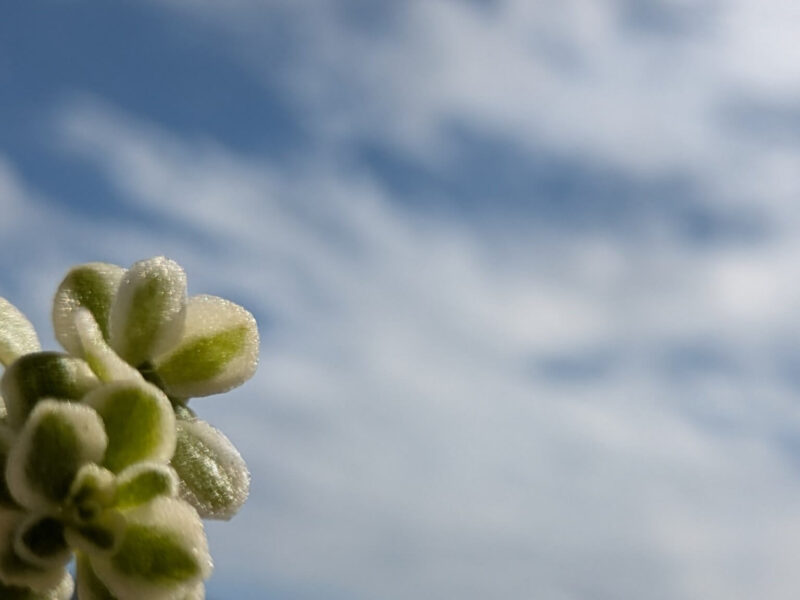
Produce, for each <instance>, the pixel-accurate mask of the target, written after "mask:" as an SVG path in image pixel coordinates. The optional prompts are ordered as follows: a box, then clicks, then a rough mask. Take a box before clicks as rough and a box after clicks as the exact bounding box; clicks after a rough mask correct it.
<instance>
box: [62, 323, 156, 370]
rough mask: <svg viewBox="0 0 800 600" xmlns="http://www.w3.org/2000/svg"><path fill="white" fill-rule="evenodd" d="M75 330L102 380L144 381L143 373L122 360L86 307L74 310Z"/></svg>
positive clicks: (93, 367) (87, 357)
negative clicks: (104, 337)
mask: <svg viewBox="0 0 800 600" xmlns="http://www.w3.org/2000/svg"><path fill="white" fill-rule="evenodd" d="M73 318H74V321H75V331H76V332H77V334H78V338H79V341H80V344H81V349H82V353H81V356H83V358H84V360H86V362H87V363H88V365H89V366H90V367H91V369H92V371H94V374H95V375H97V377H98V378H99V379H100V380H101V381H106V382H108V381H122V380H126V379H131V380H134V381H143V380H144V378H143V377H142V375H141V374H140V373H139V371H137V370H136V369H134V368H133V367H132V366H130V365H129V364H128V363H126V362H125V361H124V360H122V359H121V358H120V357H119V356H118V355H117V353H116V352H114V351H113V350H112V349H111V346H109V345H108V343H107V342H106V340H105V339H103V334H102V332H101V331H100V327H99V326H98V325H97V322H96V321H95V320H94V317H93V316H92V314H91V313H90V312H89V311H88V310H86V309H85V308H80V309H78V310H76V311H74V312H73Z"/></svg>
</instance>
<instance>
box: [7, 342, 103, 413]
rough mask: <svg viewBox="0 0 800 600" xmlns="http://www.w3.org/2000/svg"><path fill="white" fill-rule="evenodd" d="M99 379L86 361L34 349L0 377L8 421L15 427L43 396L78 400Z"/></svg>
mask: <svg viewBox="0 0 800 600" xmlns="http://www.w3.org/2000/svg"><path fill="white" fill-rule="evenodd" d="M99 383H100V382H99V381H98V379H97V377H95V375H94V373H92V370H91V369H90V368H89V365H88V364H86V362H85V361H83V360H81V359H79V358H75V357H73V356H69V355H67V354H61V353H59V352H35V353H33V354H26V355H25V356H23V357H21V358H20V359H19V360H17V361H15V362H14V363H13V364H12V365H11V366H10V367H9V368H8V369H7V370H6V372H5V373H3V378H2V380H0V387H1V388H2V392H3V398H4V399H5V402H6V409H7V410H8V422H9V424H10V425H11V426H12V427H13V428H15V429H18V428H20V427H22V424H23V423H24V422H25V418H26V417H27V416H28V414H29V413H30V412H31V411H32V410H33V408H34V406H36V403H37V402H39V400H41V399H42V398H55V399H58V400H79V399H81V398H82V397H83V396H84V395H85V394H86V393H87V392H88V391H89V390H91V389H92V388H94V387H96V386H97V385H98V384H99Z"/></svg>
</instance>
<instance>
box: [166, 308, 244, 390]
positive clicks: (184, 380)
mask: <svg viewBox="0 0 800 600" xmlns="http://www.w3.org/2000/svg"><path fill="white" fill-rule="evenodd" d="M154 364H155V368H156V372H157V373H158V375H159V377H160V379H161V381H162V382H163V383H164V386H165V389H166V390H167V392H168V393H169V394H171V395H172V396H176V397H179V398H189V397H194V396H208V395H210V394H218V393H221V392H225V391H227V390H229V389H231V388H234V387H236V386H238V385H241V384H242V383H244V382H245V381H247V380H248V379H249V378H250V377H251V376H252V375H253V373H254V372H255V369H256V366H257V364H258V328H257V327H256V321H255V319H254V318H253V315H251V314H250V313H249V312H248V311H247V310H245V309H244V308H242V307H241V306H239V305H238V304H234V303H233V302H229V301H228V300H224V299H223V298H218V297H216V296H206V295H201V296H193V297H191V298H189V301H188V304H187V307H186V325H185V328H184V333H183V336H182V337H181V340H180V342H178V344H177V345H176V346H175V347H174V348H171V349H170V350H169V351H168V352H167V353H166V354H164V355H162V356H159V357H157V358H156V359H155V361H154Z"/></svg>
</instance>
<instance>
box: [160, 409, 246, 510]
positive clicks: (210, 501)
mask: <svg viewBox="0 0 800 600" xmlns="http://www.w3.org/2000/svg"><path fill="white" fill-rule="evenodd" d="M177 431H178V440H177V445H176V447H175V455H174V456H173V457H172V463H171V464H172V467H173V468H174V469H175V471H176V472H177V473H178V477H179V478H180V493H181V497H182V498H183V499H184V500H186V501H187V502H189V503H190V504H191V505H192V506H194V507H195V509H197V512H198V513H200V516H201V517H203V518H204V519H223V520H227V519H230V518H231V517H233V516H234V515H235V514H236V513H237V512H238V511H239V509H240V508H241V506H242V504H244V501H245V500H247V496H248V494H249V493H250V473H249V471H248V470H247V465H246V464H245V462H244V460H243V459H242V456H241V455H240V454H239V451H238V450H236V448H235V447H234V445H233V444H232V443H231V442H230V440H228V438H227V437H225V435H224V434H223V433H222V432H221V431H219V430H218V429H216V428H214V427H212V426H211V425H209V424H208V423H206V422H205V421H202V420H200V419H193V420H190V421H184V420H181V419H179V420H178V421H177Z"/></svg>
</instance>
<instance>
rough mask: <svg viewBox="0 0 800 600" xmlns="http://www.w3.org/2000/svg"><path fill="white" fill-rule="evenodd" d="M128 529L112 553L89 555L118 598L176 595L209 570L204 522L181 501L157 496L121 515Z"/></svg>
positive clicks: (151, 599) (157, 598)
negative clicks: (108, 554) (125, 519)
mask: <svg viewBox="0 0 800 600" xmlns="http://www.w3.org/2000/svg"><path fill="white" fill-rule="evenodd" d="M126 518H127V520H128V525H127V529H126V530H125V534H124V537H123V538H122V541H121V542H120V544H119V547H118V548H117V550H116V551H115V552H114V553H113V554H112V555H111V556H107V555H91V556H90V557H89V558H90V561H91V565H92V568H93V569H94V571H95V573H96V574H97V575H98V577H99V578H100V580H101V581H102V582H103V583H104V584H105V586H106V587H107V588H108V589H109V590H110V591H111V593H112V594H113V595H114V596H117V597H119V598H121V599H127V598H148V599H149V600H166V599H174V598H181V597H182V596H185V595H186V594H187V593H188V592H189V591H191V590H193V589H194V588H195V587H196V586H197V584H198V583H200V582H201V581H202V580H203V579H205V578H206V577H208V575H209V574H210V572H211V558H210V556H209V555H208V544H207V542H206V537H205V532H204V531H203V524H202V522H201V521H200V518H199V516H198V515H197V513H196V512H195V510H194V509H193V508H192V507H191V506H189V505H188V504H186V503H185V502H182V501H180V500H176V499H173V498H164V497H161V498H156V499H155V500H153V501H152V502H149V503H147V504H145V505H142V506H141V507H139V508H136V509H134V510H132V511H130V512H129V513H127V514H126Z"/></svg>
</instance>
